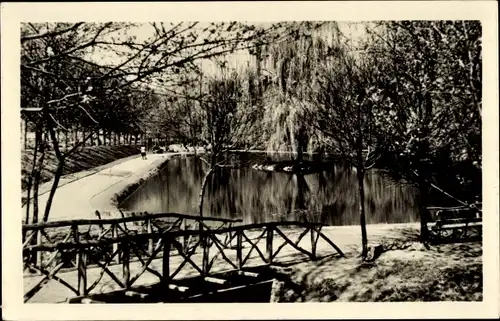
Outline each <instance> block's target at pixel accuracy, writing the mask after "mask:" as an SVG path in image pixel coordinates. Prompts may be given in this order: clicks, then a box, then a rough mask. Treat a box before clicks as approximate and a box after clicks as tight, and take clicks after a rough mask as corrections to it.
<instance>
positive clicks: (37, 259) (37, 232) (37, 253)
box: [35, 229, 43, 275]
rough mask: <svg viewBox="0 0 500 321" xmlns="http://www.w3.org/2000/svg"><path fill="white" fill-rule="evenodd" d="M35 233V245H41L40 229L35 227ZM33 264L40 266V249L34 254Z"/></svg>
mask: <svg viewBox="0 0 500 321" xmlns="http://www.w3.org/2000/svg"><path fill="white" fill-rule="evenodd" d="M35 233H36V245H42V230H41V229H37V230H35ZM35 266H37V267H40V268H41V267H42V251H37V252H36V254H35ZM38 274H39V275H42V274H43V273H42V272H41V271H40V272H38Z"/></svg>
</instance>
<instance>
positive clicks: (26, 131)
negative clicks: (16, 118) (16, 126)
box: [24, 119, 28, 150]
mask: <svg viewBox="0 0 500 321" xmlns="http://www.w3.org/2000/svg"><path fill="white" fill-rule="evenodd" d="M27 149H28V119H24V150H27Z"/></svg>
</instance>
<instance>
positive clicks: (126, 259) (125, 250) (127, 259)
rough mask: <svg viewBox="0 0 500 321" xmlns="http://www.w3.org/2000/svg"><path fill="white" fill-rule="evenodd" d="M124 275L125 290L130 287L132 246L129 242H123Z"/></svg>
mask: <svg viewBox="0 0 500 321" xmlns="http://www.w3.org/2000/svg"><path fill="white" fill-rule="evenodd" d="M122 275H123V285H124V286H125V289H128V288H129V287H130V244H129V243H128V240H124V241H123V242H122Z"/></svg>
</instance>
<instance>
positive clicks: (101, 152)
mask: <svg viewBox="0 0 500 321" xmlns="http://www.w3.org/2000/svg"><path fill="white" fill-rule="evenodd" d="M137 154H139V148H138V147H137V146H131V145H125V146H89V147H83V148H82V149H81V151H79V152H76V153H74V154H73V155H71V156H69V157H68V158H67V159H66V164H65V166H64V170H63V175H68V174H73V173H76V172H80V171H85V170H88V169H91V168H94V167H98V166H102V165H105V164H107V163H110V162H113V161H115V160H117V159H121V158H124V157H128V156H132V155H137ZM44 164H45V166H44V169H43V170H42V172H41V178H42V183H43V182H48V181H50V180H51V179H52V178H53V177H54V174H55V171H56V169H57V165H58V161H57V158H56V156H55V154H54V152H50V153H47V154H46V155H45V162H44ZM32 166H33V150H27V151H23V152H22V154H21V186H22V189H23V190H25V189H26V188H27V182H28V177H29V175H30V174H31V168H32Z"/></svg>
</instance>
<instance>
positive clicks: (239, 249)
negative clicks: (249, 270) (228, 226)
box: [235, 230, 243, 270]
mask: <svg viewBox="0 0 500 321" xmlns="http://www.w3.org/2000/svg"><path fill="white" fill-rule="evenodd" d="M235 233H236V260H237V263H238V264H237V265H238V270H241V269H242V268H243V255H242V246H243V244H242V243H243V242H242V241H243V235H242V233H243V231H242V230H238V231H236V232H235Z"/></svg>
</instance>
